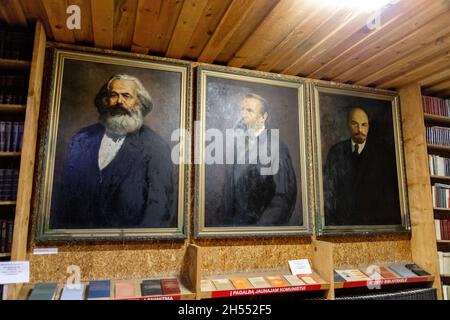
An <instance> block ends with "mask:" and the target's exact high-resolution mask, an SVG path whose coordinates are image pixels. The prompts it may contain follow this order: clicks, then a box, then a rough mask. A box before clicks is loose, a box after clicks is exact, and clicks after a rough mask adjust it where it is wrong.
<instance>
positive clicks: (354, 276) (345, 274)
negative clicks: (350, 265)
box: [336, 269, 370, 281]
mask: <svg viewBox="0 0 450 320" xmlns="http://www.w3.org/2000/svg"><path fill="white" fill-rule="evenodd" d="M336 272H337V273H338V274H339V275H340V276H341V277H342V278H344V279H345V281H365V280H370V279H369V277H368V276H367V275H365V274H364V273H362V272H361V271H360V270H358V269H342V270H336Z"/></svg>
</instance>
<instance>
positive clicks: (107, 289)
mask: <svg viewBox="0 0 450 320" xmlns="http://www.w3.org/2000/svg"><path fill="white" fill-rule="evenodd" d="M110 295H111V281H110V280H97V281H91V282H89V287H88V294H87V299H88V300H94V299H98V300H107V299H109V297H110Z"/></svg>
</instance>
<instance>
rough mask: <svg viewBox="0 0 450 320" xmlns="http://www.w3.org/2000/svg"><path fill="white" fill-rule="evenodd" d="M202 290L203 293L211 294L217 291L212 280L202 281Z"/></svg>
mask: <svg viewBox="0 0 450 320" xmlns="http://www.w3.org/2000/svg"><path fill="white" fill-rule="evenodd" d="M200 290H201V291H202V292H211V291H214V290H216V288H215V287H214V285H213V283H212V282H211V280H205V279H203V280H201V281H200Z"/></svg>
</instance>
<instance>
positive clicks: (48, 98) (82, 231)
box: [35, 48, 191, 241]
mask: <svg viewBox="0 0 450 320" xmlns="http://www.w3.org/2000/svg"><path fill="white" fill-rule="evenodd" d="M49 50H50V51H49V53H50V56H51V58H49V59H47V60H49V61H48V62H49V63H47V65H50V67H49V68H50V69H51V70H47V72H46V73H47V75H48V76H50V75H51V79H48V81H47V88H46V93H44V95H45V96H44V101H43V110H42V112H41V123H42V124H43V125H42V128H43V130H42V129H41V131H42V132H41V133H40V142H39V145H40V151H41V152H40V154H41V158H40V159H39V169H38V172H37V174H36V176H37V179H38V184H39V186H40V188H39V189H38V190H39V196H38V197H37V198H38V200H37V201H38V203H37V205H36V206H35V207H36V209H37V210H38V217H39V219H38V228H37V233H38V234H37V239H38V240H41V241H43V240H61V239H73V240H76V239H120V240H124V239H148V238H157V239H165V238H185V236H186V226H185V221H186V218H185V214H184V212H185V210H183V209H184V205H187V204H186V203H187V202H188V201H187V200H186V199H188V198H187V195H186V193H187V191H186V192H185V188H186V189H187V185H188V178H187V176H188V175H187V172H186V171H187V168H186V169H185V166H184V165H183V163H181V164H180V161H179V160H181V159H180V157H179V154H180V153H181V152H182V151H183V150H182V149H181V148H182V146H184V145H185V142H184V141H182V140H179V139H178V138H176V139H175V140H173V139H172V138H173V137H172V133H173V132H174V131H176V130H178V129H187V128H189V126H188V125H187V123H188V121H189V112H188V110H190V106H189V103H190V96H191V95H190V82H191V67H190V65H189V64H188V63H178V62H170V61H167V60H163V59H161V60H155V59H148V58H135V57H130V56H122V55H116V54H103V53H98V52H97V51H93V52H91V50H89V51H88V50H87V49H86V50H85V51H69V50H63V49H55V48H51V49H49ZM50 60H51V61H50ZM180 136H181V139H184V135H180ZM177 146H178V147H177ZM174 150H175V151H174ZM177 150H178V152H177ZM185 200H186V201H185Z"/></svg>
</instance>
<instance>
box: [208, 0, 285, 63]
mask: <svg viewBox="0 0 450 320" xmlns="http://www.w3.org/2000/svg"><path fill="white" fill-rule="evenodd" d="M279 1H280V0H266V1H257V3H256V5H255V7H254V9H253V10H250V12H249V13H248V16H247V21H245V23H243V24H241V25H240V26H239V29H238V32H235V33H233V35H232V36H231V38H230V40H228V43H227V44H226V46H225V47H224V48H223V49H222V51H221V52H220V54H219V55H218V56H217V57H216V59H215V60H216V62H217V63H220V64H227V63H228V62H229V61H230V60H231V59H232V58H233V56H234V55H235V53H236V52H237V51H238V50H239V48H240V47H242V45H243V43H245V41H246V40H247V39H248V38H249V37H250V35H251V34H252V33H253V31H254V30H256V29H257V28H258V26H259V25H260V24H261V22H262V21H263V20H264V19H265V18H266V17H267V16H268V15H269V13H270V12H271V11H272V9H273V8H274V7H275V6H276V5H277V4H278V3H279Z"/></svg>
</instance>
